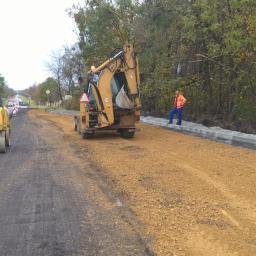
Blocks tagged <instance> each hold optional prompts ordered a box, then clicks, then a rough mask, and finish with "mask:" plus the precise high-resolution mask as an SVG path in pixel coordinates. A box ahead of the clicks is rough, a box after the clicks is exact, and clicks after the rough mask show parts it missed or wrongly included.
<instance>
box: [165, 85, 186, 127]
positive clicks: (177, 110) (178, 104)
mask: <svg viewBox="0 0 256 256" xmlns="http://www.w3.org/2000/svg"><path fill="white" fill-rule="evenodd" d="M186 101H187V100H186V99H185V97H184V96H183V95H182V94H181V92H180V90H177V91H176V92H175V99H174V103H173V106H174V108H173V109H172V110H171V111H170V113H169V123H168V124H172V122H173V117H174V115H175V114H177V119H178V120H177V123H176V124H177V125H181V122H182V112H183V107H184V105H185V103H186Z"/></svg>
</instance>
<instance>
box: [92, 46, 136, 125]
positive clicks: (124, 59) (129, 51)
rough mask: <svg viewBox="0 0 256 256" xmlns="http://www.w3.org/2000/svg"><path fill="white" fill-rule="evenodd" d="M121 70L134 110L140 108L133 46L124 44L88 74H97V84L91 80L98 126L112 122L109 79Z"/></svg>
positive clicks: (112, 111) (112, 112) (112, 113)
mask: <svg viewBox="0 0 256 256" xmlns="http://www.w3.org/2000/svg"><path fill="white" fill-rule="evenodd" d="M117 71H118V72H123V73H124V75H125V78H126V81H127V87H128V93H129V96H130V97H131V98H132V100H133V101H134V107H135V108H136V109H135V110H136V111H138V110H139V108H140V100H139V95H138V94H139V93H138V91H139V89H138V85H139V75H138V72H139V71H138V65H137V60H136V56H135V53H134V49H133V46H132V45H130V44H127V45H125V47H124V49H123V50H121V51H119V52H118V53H117V54H115V55H114V56H113V57H112V58H110V59H108V60H107V61H106V62H104V63H103V64H102V65H100V66H99V67H97V68H92V69H91V70H90V71H89V75H90V76H91V77H93V75H94V74H99V79H98V81H97V84H95V82H91V84H92V93H93V95H94V98H95V101H96V104H97V109H98V111H99V116H98V123H99V127H107V126H110V125H112V124H113V123H114V108H113V102H112V96H113V95H112V90H111V81H112V79H113V76H114V74H115V73H116V72H117Z"/></svg>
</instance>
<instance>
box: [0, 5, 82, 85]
mask: <svg viewBox="0 0 256 256" xmlns="http://www.w3.org/2000/svg"><path fill="white" fill-rule="evenodd" d="M77 2H78V0H0V74H1V75H2V76H4V77H5V79H6V81H7V83H8V85H9V86H10V87H11V88H13V89H16V90H19V89H25V88H27V87H29V86H31V85H32V84H34V83H35V82H37V83H39V82H42V81H44V79H45V78H47V77H48V76H49V74H48V73H47V71H46V68H45V63H46V62H47V60H49V56H50V55H51V53H52V52H53V51H54V50H58V49H60V48H62V46H64V45H71V44H73V43H74V42H76V40H77V38H76V34H75V33H74V32H73V30H74V29H75V25H74V23H73V20H72V19H71V18H70V17H69V16H68V14H67V13H66V12H65V10H66V9H67V8H69V7H71V6H72V4H73V3H77ZM79 2H82V1H79Z"/></svg>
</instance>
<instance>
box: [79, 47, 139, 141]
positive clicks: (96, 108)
mask: <svg viewBox="0 0 256 256" xmlns="http://www.w3.org/2000/svg"><path fill="white" fill-rule="evenodd" d="M88 80H89V83H88V86H87V88H86V90H85V93H84V94H83V95H82V96H81V99H80V116H79V117H75V129H76V130H78V131H79V132H80V133H81V134H82V136H83V137H84V138H89V137H91V136H92V135H93V134H94V133H95V132H98V131H105V130H116V131H118V132H119V133H120V135H121V136H122V137H124V138H132V137H133V136H134V134H135V131H136V128H135V123H136V122H137V121H139V118H140V109H141V104H140V97H139V69H138V61H137V59H136V56H135V53H134V50H133V46H132V45H130V44H127V45H125V46H124V49H123V50H120V51H119V52H118V53H116V54H115V55H114V56H113V57H111V58H110V59H108V60H107V61H106V62H104V63H103V64H102V65H100V66H99V67H98V68H95V67H92V68H91V70H90V71H89V73H88Z"/></svg>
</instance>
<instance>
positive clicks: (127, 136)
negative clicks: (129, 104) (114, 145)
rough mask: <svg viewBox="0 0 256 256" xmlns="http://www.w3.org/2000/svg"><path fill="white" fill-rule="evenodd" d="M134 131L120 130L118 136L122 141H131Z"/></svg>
mask: <svg viewBox="0 0 256 256" xmlns="http://www.w3.org/2000/svg"><path fill="white" fill-rule="evenodd" d="M134 134H135V130H133V129H122V130H120V136H121V137H122V138H124V139H131V138H133V137H134Z"/></svg>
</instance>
